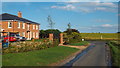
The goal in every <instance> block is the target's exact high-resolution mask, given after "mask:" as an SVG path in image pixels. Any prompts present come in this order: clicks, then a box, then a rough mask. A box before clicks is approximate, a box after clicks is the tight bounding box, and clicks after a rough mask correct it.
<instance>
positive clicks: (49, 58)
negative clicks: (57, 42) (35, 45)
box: [2, 46, 78, 66]
mask: <svg viewBox="0 0 120 68" xmlns="http://www.w3.org/2000/svg"><path fill="white" fill-rule="evenodd" d="M76 51H78V49H76V48H70V47H64V46H58V47H53V48H48V49H45V50H36V51H30V52H23V53H10V54H5V55H3V56H2V57H3V58H2V59H3V63H2V64H3V66H46V65H48V64H51V63H55V62H58V61H60V60H62V59H65V58H66V57H67V56H69V55H70V54H72V53H74V52H76Z"/></svg>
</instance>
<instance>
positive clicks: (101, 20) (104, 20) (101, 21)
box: [93, 19, 111, 23]
mask: <svg viewBox="0 0 120 68" xmlns="http://www.w3.org/2000/svg"><path fill="white" fill-rule="evenodd" d="M93 22H95V23H96V22H97V23H104V22H111V20H107V19H94V20H93Z"/></svg>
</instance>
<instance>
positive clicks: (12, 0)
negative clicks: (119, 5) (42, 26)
mask: <svg viewBox="0 0 120 68" xmlns="http://www.w3.org/2000/svg"><path fill="white" fill-rule="evenodd" d="M118 1H119V0H92V1H91V0H2V2H118Z"/></svg>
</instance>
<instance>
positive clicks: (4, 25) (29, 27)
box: [0, 11, 40, 40]
mask: <svg viewBox="0 0 120 68" xmlns="http://www.w3.org/2000/svg"><path fill="white" fill-rule="evenodd" d="M0 24H1V27H0V28H1V32H2V34H1V35H2V36H3V35H7V33H6V32H9V33H10V34H14V33H15V34H19V35H20V36H23V37H26V38H27V39H28V40H31V38H35V39H38V38H39V25H40V24H39V23H36V22H33V21H30V20H28V19H25V18H22V13H21V12H20V11H19V12H18V16H16V15H12V14H8V13H3V14H1V15H0Z"/></svg>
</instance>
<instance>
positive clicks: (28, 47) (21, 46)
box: [3, 39, 58, 54]
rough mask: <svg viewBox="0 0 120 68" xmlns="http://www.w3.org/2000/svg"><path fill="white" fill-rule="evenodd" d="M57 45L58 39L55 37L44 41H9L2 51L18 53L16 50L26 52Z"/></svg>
mask: <svg viewBox="0 0 120 68" xmlns="http://www.w3.org/2000/svg"><path fill="white" fill-rule="evenodd" d="M57 45H58V39H55V40H54V42H53V43H52V42H50V41H48V40H47V41H46V42H42V41H41V42H40V41H39V42H32V41H24V42H15V43H10V45H9V47H8V48H3V53H4V54H5V53H18V52H27V51H32V50H39V49H46V48H50V47H55V46H57Z"/></svg>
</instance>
